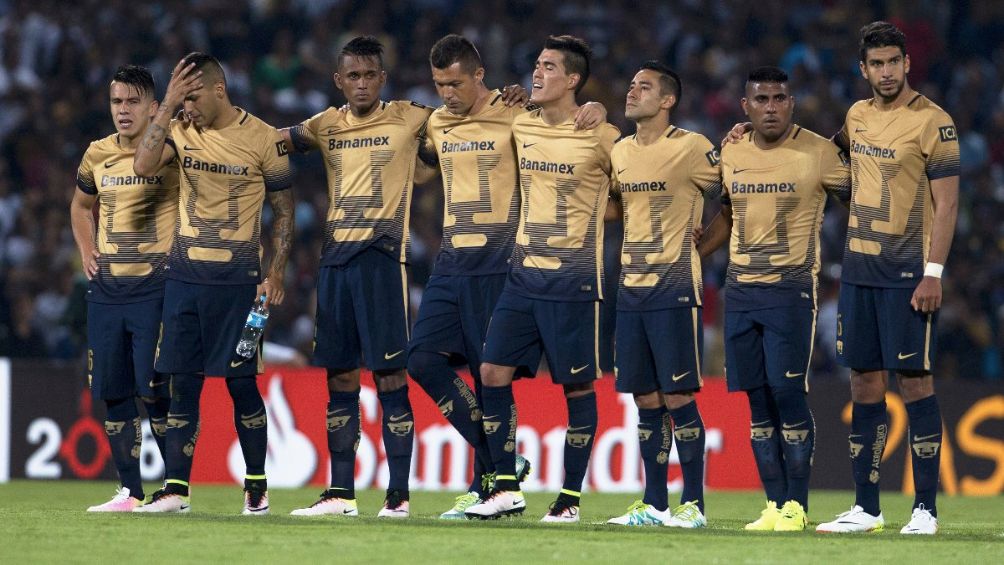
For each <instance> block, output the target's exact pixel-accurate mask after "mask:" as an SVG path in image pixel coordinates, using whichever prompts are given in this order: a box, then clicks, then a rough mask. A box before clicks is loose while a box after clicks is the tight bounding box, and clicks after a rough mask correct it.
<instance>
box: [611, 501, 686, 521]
mask: <svg viewBox="0 0 1004 565" xmlns="http://www.w3.org/2000/svg"><path fill="white" fill-rule="evenodd" d="M671 516H672V514H671V513H670V511H669V509H668V508H667V509H665V510H663V511H661V512H660V511H659V510H656V508H655V506H652V505H651V504H645V503H644V502H642V501H641V500H637V501H635V503H634V504H632V505H631V506H629V507H628V511H627V512H626V513H625V514H623V515H621V516H617V517H616V518H611V519H609V520H607V524H613V525H615V526H662V525H665V523H666V521H667V520H669V519H670V517H671Z"/></svg>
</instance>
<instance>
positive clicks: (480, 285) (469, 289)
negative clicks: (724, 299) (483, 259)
mask: <svg viewBox="0 0 1004 565" xmlns="http://www.w3.org/2000/svg"><path fill="white" fill-rule="evenodd" d="M505 279H506V275H505V273H502V274H497V275H477V276H461V275H432V277H430V278H429V283H428V284H427V285H426V286H425V291H424V292H423V293H422V305H421V306H419V307H418V319H417V320H416V321H415V327H414V328H412V330H411V344H410V345H409V346H408V349H409V351H426V352H431V353H446V354H448V355H449V356H450V364H451V365H460V364H463V363H467V366H468V367H469V368H470V370H471V374H472V375H474V376H475V377H477V376H478V375H480V374H481V371H480V366H481V352H482V351H483V350H484V346H485V337H486V336H487V335H488V322H490V321H491V319H492V312H493V311H494V310H495V304H496V303H497V302H498V299H499V296H500V295H501V294H502V289H503V288H505Z"/></svg>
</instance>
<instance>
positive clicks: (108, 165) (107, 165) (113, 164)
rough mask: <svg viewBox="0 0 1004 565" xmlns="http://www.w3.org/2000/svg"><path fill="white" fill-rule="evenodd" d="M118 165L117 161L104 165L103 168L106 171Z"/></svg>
mask: <svg viewBox="0 0 1004 565" xmlns="http://www.w3.org/2000/svg"><path fill="white" fill-rule="evenodd" d="M118 164H119V162H118V161H112V162H111V163H105V168H106V169H110V168H112V167H114V166H115V165H118Z"/></svg>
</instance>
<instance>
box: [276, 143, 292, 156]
mask: <svg viewBox="0 0 1004 565" xmlns="http://www.w3.org/2000/svg"><path fill="white" fill-rule="evenodd" d="M275 152H276V153H278V154H279V156H280V157H282V156H284V155H289V147H286V142H285V141H276V142H275Z"/></svg>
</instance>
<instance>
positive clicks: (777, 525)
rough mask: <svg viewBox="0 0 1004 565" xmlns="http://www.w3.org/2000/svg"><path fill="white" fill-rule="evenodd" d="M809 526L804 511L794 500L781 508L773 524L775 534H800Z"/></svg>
mask: <svg viewBox="0 0 1004 565" xmlns="http://www.w3.org/2000/svg"><path fill="white" fill-rule="evenodd" d="M808 524H809V519H808V518H807V517H806V516H805V509H804V508H802V505H801V504H799V503H798V502H795V501H794V500H789V501H788V502H785V503H784V506H782V507H781V512H780V515H779V516H778V517H777V521H775V522H774V531H775V532H801V531H802V530H804V529H805V527H806V526H807V525H808Z"/></svg>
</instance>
